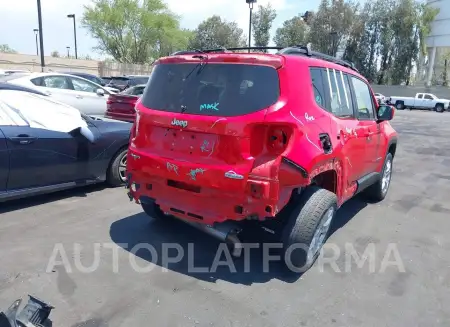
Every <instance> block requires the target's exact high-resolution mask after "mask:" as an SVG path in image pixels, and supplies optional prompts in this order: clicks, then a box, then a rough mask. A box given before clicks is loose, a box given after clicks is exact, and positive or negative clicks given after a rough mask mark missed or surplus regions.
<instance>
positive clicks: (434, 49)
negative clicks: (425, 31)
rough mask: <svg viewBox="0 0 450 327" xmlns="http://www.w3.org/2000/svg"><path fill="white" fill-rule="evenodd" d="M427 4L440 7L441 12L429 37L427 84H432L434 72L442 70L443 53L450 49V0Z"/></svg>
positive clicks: (428, 2)
mask: <svg viewBox="0 0 450 327" xmlns="http://www.w3.org/2000/svg"><path fill="white" fill-rule="evenodd" d="M427 5H429V6H432V7H434V8H438V9H439V14H438V15H437V16H436V19H435V20H434V22H433V23H432V24H431V33H430V35H429V36H428V37H427V40H426V43H427V48H428V58H429V60H428V73H427V85H431V80H432V78H433V72H434V73H435V75H439V74H436V73H438V72H440V71H441V68H442V67H440V66H442V65H441V62H440V61H441V60H440V58H441V57H442V55H443V54H444V53H445V52H446V51H449V50H450V0H428V1H427Z"/></svg>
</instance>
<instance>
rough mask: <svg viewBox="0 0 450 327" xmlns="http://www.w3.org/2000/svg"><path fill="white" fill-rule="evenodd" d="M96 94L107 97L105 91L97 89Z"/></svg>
mask: <svg viewBox="0 0 450 327" xmlns="http://www.w3.org/2000/svg"><path fill="white" fill-rule="evenodd" d="M96 93H97V95H98V96H101V97H102V96H104V95H105V91H104V90H103V89H97V91H96Z"/></svg>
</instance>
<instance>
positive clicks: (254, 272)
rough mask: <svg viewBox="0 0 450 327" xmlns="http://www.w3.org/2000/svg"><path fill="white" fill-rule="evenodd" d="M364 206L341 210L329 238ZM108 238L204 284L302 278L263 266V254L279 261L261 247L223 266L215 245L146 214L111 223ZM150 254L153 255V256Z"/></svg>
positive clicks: (249, 238) (252, 235)
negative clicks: (205, 282)
mask: <svg viewBox="0 0 450 327" xmlns="http://www.w3.org/2000/svg"><path fill="white" fill-rule="evenodd" d="M366 205H367V203H366V202H363V201H361V200H360V199H358V198H355V199H352V200H350V201H349V202H347V203H346V204H344V205H343V206H342V207H341V209H340V210H339V211H338V214H337V216H336V218H335V221H334V226H333V227H332V231H331V233H335V232H338V230H339V229H340V228H341V227H343V226H344V225H345V224H346V223H347V222H348V221H350V220H351V219H352V218H353V217H354V216H355V215H356V214H357V213H358V212H359V211H360V210H362V209H363V208H364V207H366ZM110 236H111V239H112V241H113V242H115V243H116V244H117V245H118V246H120V247H122V248H123V249H124V250H126V251H129V252H130V255H135V256H137V257H139V258H141V259H143V260H146V261H147V262H152V263H154V264H156V265H158V266H160V267H165V268H167V269H169V270H172V271H176V272H178V273H181V274H184V275H188V276H191V277H194V278H197V279H200V280H203V281H208V282H216V281H217V280H224V281H227V282H230V283H235V284H244V285H251V284H252V283H265V282H268V281H270V280H271V279H279V280H282V281H284V282H288V283H292V282H295V281H296V280H298V279H299V278H300V277H301V274H300V273H297V274H295V273H292V272H291V271H288V269H286V268H283V266H282V265H281V263H280V262H277V261H270V262H268V260H263V254H264V253H270V255H271V256H277V255H279V254H277V249H275V248H272V249H269V250H268V252H267V251H264V250H263V247H262V246H261V245H260V246H259V248H257V249H251V250H249V253H250V255H244V256H243V257H241V258H238V259H234V260H232V261H231V260H229V261H227V258H226V255H225V254H224V252H223V251H221V252H219V251H218V249H219V247H220V244H221V243H220V242H219V241H217V240H215V239H214V238H213V237H211V236H209V235H206V234H204V233H202V232H200V231H198V230H197V229H195V228H193V227H191V226H189V225H187V224H185V223H183V222H181V221H178V220H176V219H173V218H168V219H167V220H165V221H160V220H159V221H158V220H152V219H151V218H149V217H148V216H147V215H146V214H144V213H140V214H135V215H132V216H129V217H126V218H123V219H120V220H118V221H116V222H114V223H112V225H111V228H110ZM261 237H262V234H261V233H260V232H259V231H257V230H256V231H255V230H251V231H250V232H249V231H247V232H246V234H245V242H246V243H258V242H260V241H261ZM222 246H223V245H222ZM176 247H178V250H177V248H176ZM149 248H152V249H154V250H155V251H154V252H153V253H152V251H151V250H150V249H149ZM167 249H169V250H167ZM164 253H168V254H169V256H170V257H171V258H174V259H175V258H176V257H177V255H178V254H180V258H181V260H178V262H174V263H172V262H169V263H168V262H167V261H164V260H163V257H167V255H166V256H164ZM216 255H217V256H218V257H217V258H216ZM265 257H266V258H267V256H265ZM219 259H220V260H221V261H222V262H224V265H222V266H220V265H219V266H218V267H217V266H216V268H217V269H214V262H216V263H217V261H218V260H219ZM272 260H273V259H272ZM275 260H276V259H275ZM226 262H228V263H230V262H231V263H232V265H226V264H225V263H226ZM267 267H268V269H267ZM233 268H235V271H233V270H234V269H233ZM264 268H266V269H264ZM200 269H203V271H200ZM205 270H206V271H205Z"/></svg>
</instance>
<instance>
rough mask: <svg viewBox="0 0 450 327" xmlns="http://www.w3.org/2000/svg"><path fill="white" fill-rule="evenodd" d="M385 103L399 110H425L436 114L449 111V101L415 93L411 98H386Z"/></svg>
mask: <svg viewBox="0 0 450 327" xmlns="http://www.w3.org/2000/svg"><path fill="white" fill-rule="evenodd" d="M386 102H387V103H389V104H391V105H395V107H396V108H397V109H399V110H402V109H427V110H435V111H437V112H444V111H445V110H449V106H450V100H446V99H439V98H438V97H437V96H435V95H434V94H431V93H417V94H416V96H415V97H414V98H412V97H387V98H386Z"/></svg>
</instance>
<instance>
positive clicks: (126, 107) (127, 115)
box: [105, 94, 139, 122]
mask: <svg viewBox="0 0 450 327" xmlns="http://www.w3.org/2000/svg"><path fill="white" fill-rule="evenodd" d="M138 99H139V97H137V96H135V95H127V94H111V95H110V96H109V97H108V100H107V101H106V112H105V117H107V118H111V119H117V120H122V121H127V122H134V118H135V116H136V112H135V110H134V107H135V105H136V102H137V100H138Z"/></svg>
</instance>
